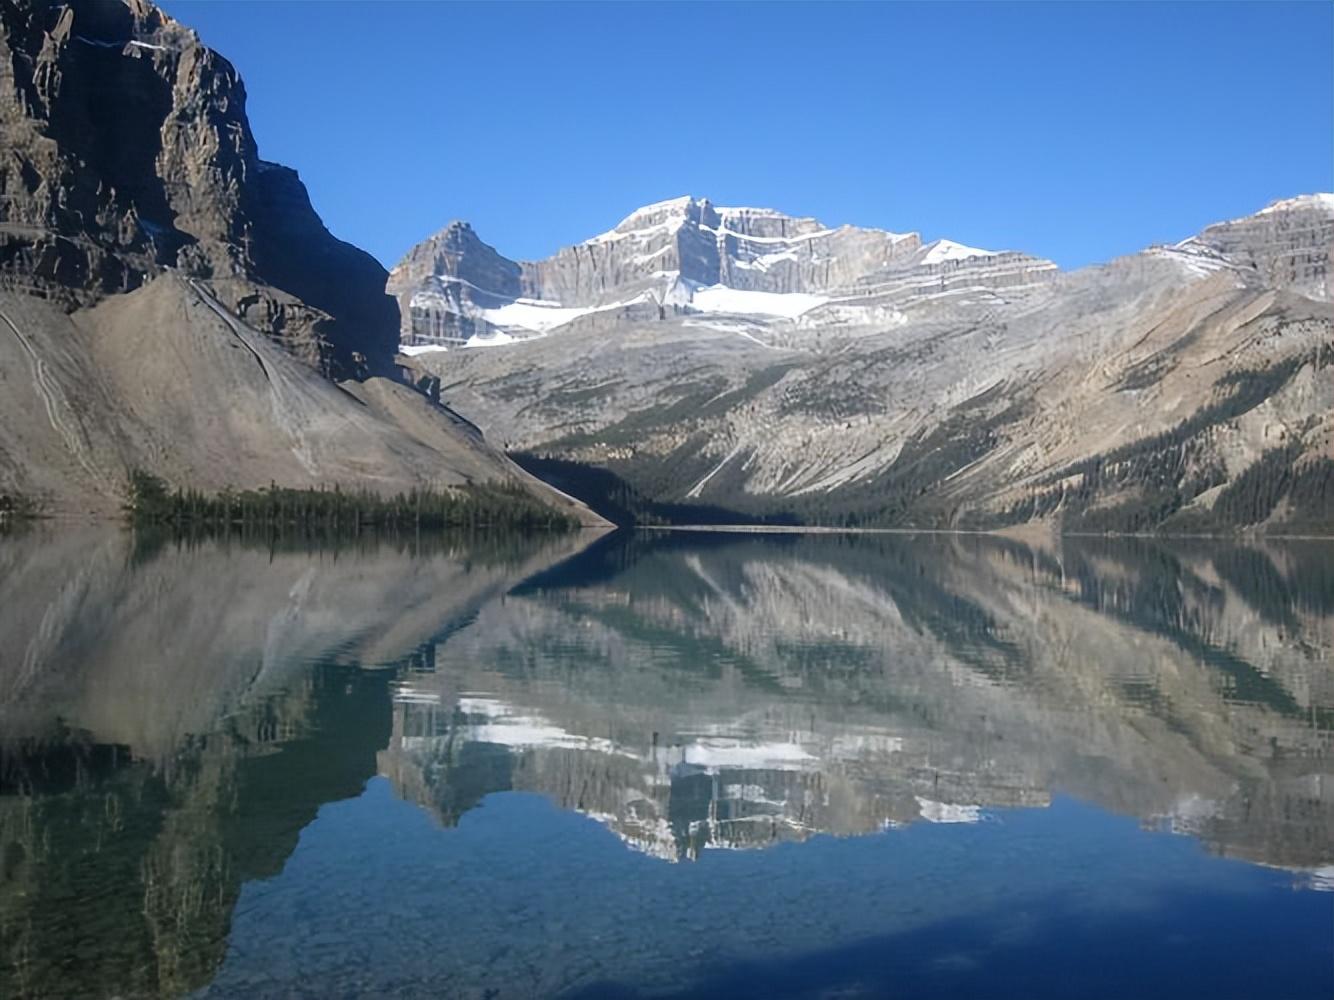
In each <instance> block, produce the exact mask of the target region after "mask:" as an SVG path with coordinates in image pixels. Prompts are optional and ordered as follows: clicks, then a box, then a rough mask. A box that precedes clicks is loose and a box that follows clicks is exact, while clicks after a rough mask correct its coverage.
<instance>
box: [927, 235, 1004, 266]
mask: <svg viewBox="0 0 1334 1000" xmlns="http://www.w3.org/2000/svg"><path fill="white" fill-rule="evenodd" d="M996 254H997V251H995V250H979V249H978V248H977V247H969V246H964V245H963V244H962V243H955V242H954V241H953V240H936V241H935V242H934V243H932V244H931V245H930V246H929V247H928V248H927V251H926V256H925V257H923V258H922V259H921V261H919V263H922V264H941V263H944V262H945V261H947V260H966V259H968V258H969V257H995V256H996Z"/></svg>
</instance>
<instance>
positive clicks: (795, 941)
mask: <svg viewBox="0 0 1334 1000" xmlns="http://www.w3.org/2000/svg"><path fill="white" fill-rule="evenodd" d="M0 640H3V645H2V646H0V995H4V996H19V997H24V996H33V997H36V996H61V997H75V996H99V997H100V996H122V997H130V996H178V995H182V994H185V993H189V992H192V991H196V990H203V991H204V992H205V993H206V994H209V995H218V996H233V995H235V996H263V995H311V996H321V995H329V993H331V992H337V993H339V994H342V995H385V994H394V995H404V996H407V995H412V996H417V995H421V996H440V995H458V996H479V997H480V996H496V997H500V996H506V997H508V996H534V995H551V994H557V993H562V992H563V993H576V994H577V993H580V992H581V991H582V993H584V994H586V995H589V996H594V995H599V996H600V995H613V996H637V995H640V991H642V992H644V993H646V994H652V995H661V994H664V993H670V992H672V991H684V992H685V993H687V994H690V995H753V996H779V995H783V996H789V995H790V996H806V995H811V996H816V995H822V993H823V992H824V991H827V990H829V989H838V990H841V991H842V992H841V993H840V994H839V995H883V993H884V991H885V990H887V989H891V988H892V989H893V990H895V991H897V992H896V995H909V996H915V995H936V993H938V992H940V991H944V992H943V993H941V995H949V994H950V990H951V989H962V990H964V991H965V992H967V991H968V989H970V988H972V987H970V986H969V985H968V984H969V983H972V984H973V985H974V986H976V983H978V982H981V983H986V984H989V986H990V987H991V989H990V990H989V992H990V994H991V995H997V996H1010V995H1013V996H1020V995H1023V996H1046V995H1051V996H1061V995H1068V991H1065V992H1062V991H1061V990H1059V989H1057V990H1056V991H1055V992H1043V988H1041V987H1040V986H1039V985H1036V984H1035V983H1034V982H1029V981H1027V980H1025V979H1024V976H1025V975H1031V972H1032V970H1031V967H1032V966H1033V965H1034V964H1042V963H1050V962H1051V961H1052V958H1051V954H1050V953H1048V952H1046V951H1043V950H1042V948H1040V947H1039V946H1038V944H1035V943H1034V942H1043V943H1044V944H1043V945H1042V947H1049V948H1050V949H1054V952H1052V953H1056V952H1059V953H1061V954H1065V955H1067V956H1070V955H1075V956H1077V955H1084V957H1085V960H1086V961H1087V962H1096V961H1098V957H1097V956H1098V954H1099V952H1098V951H1097V948H1098V947H1104V946H1105V947H1110V946H1111V944H1109V943H1108V942H1111V943H1115V942H1116V941H1118V940H1120V937H1121V935H1122V934H1123V933H1124V934H1130V933H1131V932H1130V931H1128V930H1126V931H1124V932H1122V931H1118V930H1117V929H1116V928H1117V927H1118V926H1119V925H1117V924H1115V923H1114V915H1115V914H1121V913H1123V911H1124V913H1133V914H1135V918H1134V920H1133V921H1131V924H1134V925H1135V926H1137V927H1138V928H1139V930H1138V931H1136V932H1135V933H1140V934H1143V935H1148V937H1146V940H1150V941H1155V942H1159V943H1160V944H1161V945H1162V947H1163V948H1164V949H1166V950H1164V951H1162V952H1161V954H1159V953H1158V952H1154V954H1153V955H1150V956H1146V957H1145V958H1144V959H1143V962H1144V965H1143V968H1144V970H1145V971H1144V975H1145V976H1146V977H1150V978H1149V979H1146V980H1145V981H1144V982H1141V981H1121V980H1118V979H1117V978H1116V975H1118V974H1119V975H1124V974H1126V973H1124V972H1118V973H1116V974H1114V973H1113V970H1112V969H1110V968H1103V969H1101V970H1096V969H1087V968H1086V969H1085V970H1084V971H1083V973H1082V975H1083V976H1084V980H1081V983H1080V988H1079V990H1078V991H1076V992H1078V993H1079V994H1080V995H1085V996H1094V995H1107V996H1116V995H1118V993H1117V992H1116V990H1118V989H1120V990H1123V991H1124V990H1134V991H1137V994H1138V995H1157V994H1152V993H1151V992H1145V982H1148V981H1152V982H1162V983H1163V984H1164V985H1165V986H1166V985H1168V984H1171V983H1172V982H1173V981H1174V977H1177V976H1179V975H1181V974H1183V973H1188V974H1190V975H1192V976H1194V977H1196V978H1195V979H1194V980H1193V981H1194V982H1196V983H1197V985H1199V984H1202V983H1204V980H1203V979H1200V978H1199V977H1201V976H1205V977H1206V978H1207V976H1208V975H1215V976H1217V977H1218V983H1217V984H1216V985H1215V986H1213V987H1212V989H1213V993H1212V994H1211V995H1216V996H1223V995H1237V996H1247V995H1257V994H1256V993H1255V992H1254V991H1252V992H1249V993H1248V992H1246V990H1247V989H1251V988H1252V987H1254V988H1255V989H1258V990H1260V992H1263V993H1265V994H1267V995H1274V996H1293V997H1298V996H1308V995H1309V996H1327V995H1329V994H1330V992H1331V988H1334V954H1331V950H1330V949H1331V935H1334V921H1332V917H1331V914H1332V913H1334V906H1331V905H1330V902H1331V900H1332V899H1334V897H1331V896H1329V895H1324V894H1320V893H1315V892H1311V891H1310V890H1314V889H1321V888H1330V887H1334V666H1332V663H1334V660H1332V658H1331V650H1332V649H1334V545H1328V544H1325V543H1317V542H1302V543H1279V542H1270V543H1264V544H1258V543H1257V544H1223V543H1207V544H1206V543H1203V542H1173V543H1166V542H1149V541H1136V540H1115V541H1113V540H1102V539H1065V540H1063V541H1059V542H1051V543H1049V544H1048V545H1046V546H1036V545H1035V546H1029V545H1024V544H1020V543H1018V542H1014V541H1010V540H1004V539H999V538H987V537H976V536H920V537H914V536H900V535H865V536H854V537H847V536H834V535H829V536H780V537H766V536H755V535H702V534H674V533H641V534H635V535H628V536H627V535H623V534H618V535H613V536H608V537H604V538H601V539H599V540H597V541H594V542H592V543H591V544H590V543H589V542H588V540H587V539H586V538H579V537H567V538H561V539H549V540H535V541H530V542H524V541H521V540H514V539H509V540H503V541H501V540H496V539H485V538H472V539H458V540H455V541H438V542H436V543H433V544H430V545H426V546H424V547H423V546H422V545H420V544H416V543H414V544H406V543H405V544H390V543H386V544H380V545H375V544H369V543H367V544H364V545H361V546H358V547H355V548H352V549H343V550H332V549H325V550H314V551H308V550H301V549H290V550H269V549H259V548H253V547H246V546H239V545H228V544H224V543H221V542H201V543H199V544H196V545H190V546H165V547H160V548H156V549H153V548H145V547H143V546H142V545H139V546H136V544H135V542H134V540H133V539H132V538H131V537H130V536H128V535H121V534H106V533H102V532H97V531H93V530H91V529H89V530H86V531H80V530H63V531H61V532H59V533H58V534H48V533H44V532H39V533H33V534H27V535H21V536H18V537H15V538H10V539H5V540H3V541H0ZM377 775H378V776H379V778H378V779H377V780H372V779H376V776H377ZM386 780H387V783H386ZM496 793H510V794H496ZM523 793H539V795H540V798H539V797H534V796H530V795H525V794H523ZM548 803H550V804H548ZM553 806H554V808H553ZM579 814H581V815H579ZM590 820H591V821H592V822H590ZM936 824H952V826H950V827H939V828H937V827H936V826H935V825H936ZM887 830H888V831H891V832H888V833H881V831H887ZM604 831H610V834H614V835H615V838H619V842H618V841H617V840H615V839H610V834H608V833H606V832H604ZM1145 831H1148V832H1145ZM1159 831H1161V832H1159ZM1162 833H1176V834H1188V835H1189V837H1170V836H1163V835H1162ZM819 834H833V835H836V836H837V837H839V838H848V837H856V838H858V839H856V840H847V839H838V840H831V839H829V838H824V837H818V836H817V835H819ZM871 834H879V835H878V836H861V835H871ZM812 838H814V839H812ZM807 841H809V843H804V842H807ZM796 842H803V843H801V845H800V846H796ZM784 843H789V844H791V845H792V846H787V847H779V848H777V849H775V850H774V851H763V852H760V851H746V852H744V854H743V855H736V856H735V860H733V861H728V862H726V863H724V861H723V860H722V857H723V856H722V855H719V854H718V853H717V849H720V848H763V847H768V846H771V845H781V844H784ZM1196 844H1199V845H1203V847H1204V848H1205V851H1204V852H1202V851H1200V850H1199V849H1198V848H1197V847H1196V846H1195V845H1196ZM627 848H630V849H631V850H627ZM1219 858H1234V859H1243V860H1244V861H1246V862H1248V863H1247V864H1245V865H1237V864H1232V863H1229V862H1224V861H1221V860H1218V859H1219ZM662 861H672V862H676V861H686V862H692V863H691V864H688V865H685V866H684V867H678V866H674V865H672V866H664V865H663V864H662ZM646 865H647V866H648V867H645V866H646ZM594 886H596V887H597V889H596V892H594V891H593V887H594ZM1294 889H1295V890H1297V891H1295V892H1294V891H1293V890H1294ZM1219 893H1224V894H1225V898H1226V899H1229V900H1232V901H1233V902H1232V903H1231V904H1229V905H1231V906H1232V909H1229V908H1228V907H1227V906H1224V905H1222V904H1221V903H1220V899H1222V898H1224V897H1220V896H1219V895H1218V894H1219ZM585 897H587V898H585ZM1149 898H1152V899H1154V900H1156V904H1155V907H1154V908H1151V909H1150V908H1148V907H1147V903H1146V902H1145V900H1146V899H1149ZM1040 900H1041V901H1045V902H1039V901H1040ZM1020 903H1022V905H1020ZM1016 907H1017V908H1016ZM1072 914H1075V915H1073V916H1072ZM1078 914H1084V915H1085V917H1086V918H1087V919H1093V917H1094V916H1096V917H1097V918H1098V919H1101V920H1104V921H1106V923H1105V924H1102V925H1098V926H1099V927H1100V928H1101V929H1100V930H1098V931H1097V933H1093V932H1089V934H1088V938H1087V940H1084V939H1083V938H1080V939H1078V940H1075V939H1074V938H1072V937H1071V935H1073V934H1074V931H1071V930H1069V928H1073V927H1086V928H1087V927H1088V926H1092V925H1088V924H1087V923H1080V920H1081V919H1084V918H1081V917H1079V916H1078ZM1201 914H1205V915H1207V919H1206V918H1205V917H1202V916H1201ZM1229 915H1230V916H1229ZM632 916H633V918H634V920H633V921H632V923H634V925H635V927H636V933H637V935H638V936H637V937H635V938H633V939H631V938H625V939H622V937H621V935H624V934H625V933H626V922H627V920H629V919H630V918H631V917H632ZM1234 917H1235V919H1236V921H1237V923H1236V925H1235V926H1233V925H1232V924H1228V923H1227V920H1229V919H1232V918H1234ZM1155 921H1157V922H1155ZM1210 921H1213V923H1210ZM1187 922H1189V923H1191V924H1192V925H1195V926H1191V927H1183V926H1181V925H1182V924H1183V923H1187ZM993 924H994V925H995V927H998V928H1003V929H1004V931H1003V933H1002V932H1001V931H999V930H995V928H993V926H992V925H993ZM1215 924H1216V926H1215ZM664 925H665V926H664ZM1260 925H1263V926H1264V927H1265V928H1266V930H1265V931H1264V932H1263V933H1261V932H1260V931H1258V930H1257V927H1258V926H1260ZM446 926H447V927H448V930H449V933H448V935H447V937H448V940H447V942H444V941H442V940H440V935H441V934H442V933H444V929H445V928H446ZM1127 926H1130V925H1129V924H1128V925H1127ZM1209 927H1212V928H1213V929H1212V930H1209V929H1208V928H1209ZM1201 928H1204V929H1201ZM646 934H647V935H648V941H649V943H647V944H646V943H645V935H646ZM1183 935H1184V937H1183ZM1192 935H1193V936H1192ZM1266 935H1268V936H1266ZM1177 938H1181V941H1185V942H1186V943H1184V944H1183V943H1181V941H1178V942H1177V945H1175V946H1172V947H1169V946H1168V945H1167V944H1166V943H1165V942H1170V941H1173V940H1176V939H1177ZM982 939H985V943H979V941H982ZM1021 939H1022V940H1021ZM1099 941H1102V942H1104V943H1103V944H1096V943H1095V942H1099ZM1190 941H1196V942H1197V944H1198V948H1197V949H1196V950H1192V949H1193V948H1195V946H1194V945H1191V944H1190V943H1189V942H1190ZM274 942H279V943H281V945H282V953H283V954H284V955H285V956H286V957H285V958H283V959H282V960H281V962H280V960H279V959H278V958H277V957H275V956H276V955H277V953H276V952H274V951H273V949H274ZM635 942H637V943H635ZM868 942H876V943H875V944H874V947H872V946H871V945H869V944H868ZM997 942H1000V943H999V944H998V943H997ZM1016 942H1019V943H1016ZM1080 942H1082V943H1080ZM409 945H412V947H409ZM1173 947H1174V948H1175V950H1173ZM858 948H862V949H863V950H864V951H865V953H863V952H861V951H858ZM867 948H869V949H870V950H869V951H866V950H865V949H867ZM1081 948H1083V949H1084V950H1083V951H1081V950H1080V949H1081ZM1007 949H1008V950H1007ZM1016 949H1017V950H1016ZM1024 949H1028V951H1025V950H1024ZM979 955H982V956H985V957H984V958H979V957H978V956H979ZM1023 955H1028V958H1027V959H1025V960H1024V961H1020V957H1019V956H1023ZM1206 955H1207V956H1209V957H1208V960H1207V962H1206V960H1205V958H1204V956H1206ZM294 956H299V957H294ZM803 956H807V957H803ZM961 956H962V957H961ZM1007 956H1008V958H1007ZM1069 960H1071V961H1073V959H1069ZM1108 960H1109V961H1110V962H1112V963H1113V964H1115V959H1114V957H1113V956H1112V954H1111V953H1109V955H1108ZM1155 961H1156V962H1159V963H1160V964H1161V967H1160V968H1159V967H1156V966H1155V965H1154V962H1155ZM1007 962H1009V963H1010V964H1009V965H1007V964H1006V963H1007ZM1232 962H1235V963H1240V964H1241V966H1244V968H1245V969H1247V970H1249V974H1250V975H1251V976H1252V977H1253V979H1252V980H1245V979H1238V978H1237V976H1236V974H1235V972H1234V971H1233V970H1232V967H1231V965H1230V964H1229V963H1232ZM283 963H286V964H283ZM914 963H916V964H914ZM923 963H925V964H923ZM1205 966H1207V970H1206V969H1205V968H1204V967H1205ZM1006 969H1009V970H1010V971H1009V972H1006V971H1005V970H1006ZM1024 970H1028V971H1027V972H1025V971H1024ZM983 975H985V977H986V978H984V979H977V980H970V979H968V978H967V977H968V976H983ZM914 977H916V978H914ZM933 977H934V978H933ZM940 977H945V978H943V979H942V978H940ZM951 977H952V978H951ZM960 977H963V978H960ZM1255 977H1258V978H1255ZM1099 983H1101V984H1103V986H1105V988H1106V989H1107V990H1108V992H1106V993H1099V992H1097V989H1096V987H1097V984H1099ZM1229 989H1233V990H1241V991H1242V992H1238V993H1229V992H1227V991H1228V990H1229ZM933 991H935V992H933ZM1169 992H1170V993H1172V994H1173V995H1180V990H1179V989H1177V990H1173V991H1167V992H1165V993H1164V994H1163V995H1167V994H1168V993H1169ZM973 995H976V993H974V994H973ZM1119 995H1125V993H1124V992H1122V993H1121V994H1119Z"/></svg>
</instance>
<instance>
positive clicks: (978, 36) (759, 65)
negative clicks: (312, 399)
mask: <svg viewBox="0 0 1334 1000" xmlns="http://www.w3.org/2000/svg"><path fill="white" fill-rule="evenodd" d="M164 6H165V7H166V8H167V10H168V11H169V12H170V13H171V14H172V15H173V16H175V17H177V18H178V19H180V20H182V21H185V22H186V23H187V24H190V25H191V26H192V27H194V28H196V29H197V30H198V31H199V33H200V34H201V36H202V37H203V39H204V41H205V42H206V43H208V44H209V45H211V46H212V47H213V48H216V49H218V50H219V51H220V52H222V54H223V55H225V56H227V57H228V58H229V59H230V60H231V61H232V62H233V63H234V64H235V65H236V66H237V68H238V69H239V70H240V72H241V74H242V76H243V77H244V78H245V81H246V84H247V89H248V91H249V100H250V104H249V108H250V118H251V121H252V123H253V125H254V129H255V134H256V136H257V137H258V140H259V145H260V153H261V155H262V156H264V157H265V158H267V159H272V160H277V161H279V162H282V163H286V164H288V165H289V166H293V167H296V168H297V169H298V170H299V171H300V172H301V176H302V177H303V178H304V179H305V181H306V184H307V186H308V187H309V188H310V192H311V196H312V198H313V200H314V203H315V207H316V209H317V210H318V211H319V212H320V213H321V215H322V216H323V217H324V220H325V222H326V223H327V224H328V226H329V228H330V229H331V230H333V232H334V233H335V234H337V235H338V236H340V237H342V238H343V239H346V240H349V241H351V242H353V243H356V244H358V245H360V246H362V247H365V248H366V249H368V250H370V251H371V252H372V253H373V254H375V255H376V256H377V257H378V258H379V259H380V260H381V261H383V262H384V263H385V264H386V265H392V264H393V263H394V262H395V261H396V260H397V259H398V257H399V256H400V255H401V254H402V253H403V252H404V251H405V250H406V249H407V248H408V247H409V246H411V245H412V244H413V243H415V242H416V241H417V240H419V239H421V238H423V237H425V236H427V235H428V234H430V233H431V232H434V231H435V230H437V229H439V228H440V227H441V226H443V225H444V224H445V223H446V222H448V221H449V220H450V219H453V218H462V219H467V220H469V221H470V222H472V223H473V225H474V227H475V228H476V229H477V231H478V233H479V234H480V235H481V236H482V238H483V239H485V240H486V241H487V242H489V243H491V244H492V245H494V246H495V247H496V248H497V249H498V250H500V251H501V252H502V253H504V254H506V255H507V256H510V257H514V258H520V259H522V258H534V257H541V256H545V255H547V254H549V253H551V252H553V251H554V250H556V249H557V248H559V247H561V246H564V245H567V244H569V243H574V242H578V241H580V240H582V239H585V238H587V237H589V236H592V235H593V234H595V233H597V232H599V231H602V230H604V229H607V228H610V227H611V226H612V225H614V224H615V223H616V222H617V221H618V220H619V219H620V218H621V217H622V216H624V215H626V214H628V213H629V212H630V211H631V210H633V209H634V208H636V207H638V206H639V205H642V204H646V203H648V202H653V201H659V200H661V199H664V198H670V197H675V196H677V195H680V194H693V195H696V196H697V197H702V196H707V197H709V198H711V199H713V201H714V202H715V203H717V204H723V205H728V204H731V205H756V206H767V207H772V208H778V209H781V210H783V211H786V212H790V213H792V214H799V215H813V216H816V217H817V218H820V219H821V220H823V221H825V222H826V223H830V224H834V225H837V224H841V223H853V224H857V225H864V226H876V227H880V228H884V229H890V230H896V231H907V230H918V231H920V232H921V233H922V234H923V236H924V237H925V238H928V239H932V238H935V237H938V236H948V237H950V238H951V239H956V240H959V241H962V242H965V243H970V244H974V245H978V246H983V247H989V248H997V249H999V248H1015V249H1021V250H1027V251H1030V252H1033V253H1037V254H1040V255H1043V256H1047V257H1051V258H1053V259H1055V260H1056V261H1057V262H1059V263H1060V264H1061V265H1063V266H1067V267H1070V266H1076V265H1080V264H1085V263H1090V262H1094V261H1099V260H1105V259H1107V258H1109V257H1112V256H1115V255H1117V254H1121V253H1128V252H1132V251H1134V250H1137V249H1139V248H1141V247H1143V246H1146V245H1148V244H1149V243H1153V242H1163V241H1168V240H1173V241H1174V240H1178V239H1181V238H1183V237H1185V236H1188V235H1190V234H1191V233H1193V232H1196V231H1198V230H1199V229H1200V228H1201V227H1203V226H1204V225H1206V224H1208V223H1209V222H1212V221H1216V220H1219V219H1224V218H1231V217H1235V216H1238V215H1244V214H1248V213H1250V212H1253V211H1255V210H1257V209H1259V208H1261V207H1263V206H1264V205H1265V204H1266V203H1267V202H1269V201H1271V200H1273V199H1275V198H1279V197H1287V196H1291V195H1294V194H1298V193H1302V192H1308V191H1316V190H1325V191H1329V190H1334V165H1332V164H1334V58H1332V55H1331V53H1332V52H1334V5H1332V4H1331V3H1329V2H1327V0H1326V2H1319V0H1317V2H1310V3H1293V4H1283V3H1256V4H1245V3H1227V4H1223V3H1185V4H1180V5H1169V4H1149V3H1121V4H1105V5H1104V4H1091V3H1062V4H1056V3H1021V4H1016V5H1002V4H980V3H978V4H950V3H936V4H910V3H884V4H874V3H863V4H840V5H831V4H824V5H811V6H806V5H803V4H796V3H784V4H773V3H770V4H760V3H749V4H737V5H715V4H695V3H663V4H650V3H634V4H611V3H594V4H578V5H573V4H572V5H562V4H556V3H545V4H518V3H499V4H491V5H476V6H473V5H462V4H444V3H429V2H418V3H397V2H369V0H364V2H357V0H344V2H331V0H325V2H315V0H306V2H273V0H269V2H262V3H261V2H250V3H240V2H235V0H232V2H226V0H168V2H166V3H165V4H164Z"/></svg>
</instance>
